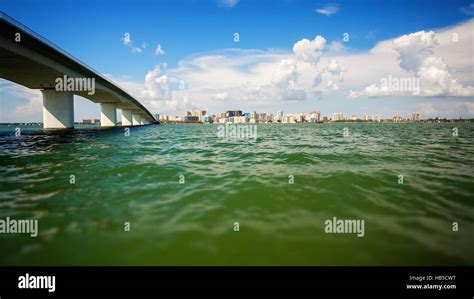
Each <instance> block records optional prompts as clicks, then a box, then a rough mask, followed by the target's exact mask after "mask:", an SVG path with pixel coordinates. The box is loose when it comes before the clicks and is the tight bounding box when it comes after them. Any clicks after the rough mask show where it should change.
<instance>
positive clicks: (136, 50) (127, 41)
mask: <svg viewBox="0 0 474 299" xmlns="http://www.w3.org/2000/svg"><path fill="white" fill-rule="evenodd" d="M121 40H122V42H123V44H124V45H125V46H127V47H129V48H130V49H132V52H133V53H141V52H142V49H141V48H139V47H135V46H134V45H133V41H132V38H131V36H130V33H128V32H125V33H124V34H123V36H122V38H121ZM146 45H147V44H146V43H145V42H144V43H143V44H142V46H143V48H146Z"/></svg>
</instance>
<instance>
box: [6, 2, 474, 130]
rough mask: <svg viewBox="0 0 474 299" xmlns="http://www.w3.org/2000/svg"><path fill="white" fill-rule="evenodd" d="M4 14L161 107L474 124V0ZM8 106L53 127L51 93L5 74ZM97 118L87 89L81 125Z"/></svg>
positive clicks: (27, 7)
mask: <svg viewBox="0 0 474 299" xmlns="http://www.w3.org/2000/svg"><path fill="white" fill-rule="evenodd" d="M0 10H1V11H3V12H5V13H6V14H8V15H10V16H11V17H13V18H15V19H16V20H18V21H20V22H21V23H23V24H24V25H26V26H28V27H29V28H30V29H32V30H33V31H35V32H37V33H39V34H40V35H42V36H43V37H45V38H47V39H49V40H50V41H52V42H53V43H54V44H56V45H58V46H59V47H61V48H63V49H65V50H66V51H67V52H69V53H70V54H72V55H73V56H75V57H77V58H79V59H80V60H81V61H83V62H85V63H86V64H87V65H89V66H91V67H92V68H94V69H95V70H98V71H99V72H100V73H101V74H103V75H105V76H107V77H108V78H109V79H111V80H112V81H114V82H116V83H117V84H118V85H119V86H121V87H123V88H124V89H125V90H127V91H128V92H129V93H131V94H132V95H133V96H135V97H136V98H137V99H138V100H139V101H140V102H141V103H143V104H144V105H145V107H147V108H148V109H149V110H150V111H151V112H152V113H160V114H169V115H182V114H183V113H184V112H185V111H186V110H189V109H205V110H207V111H208V112H209V113H210V114H212V113H219V112H222V111H225V110H232V109H239V110H243V111H244V112H252V111H257V112H267V113H276V111H278V110H283V111H285V112H305V111H307V112H309V111H314V110H320V111H321V114H322V115H323V116H329V117H332V115H333V113H335V112H342V113H344V114H346V115H352V114H357V115H363V114H365V113H367V114H369V115H380V116H382V117H386V118H388V117H392V116H395V115H400V116H403V117H409V116H410V115H411V112H413V111H417V112H420V113H421V117H422V118H428V117H448V118H459V117H463V118H474V19H473V17H474V2H472V0H471V1H456V0H449V1H448V0H446V1H444V0H438V1H433V0H426V1H425V0H424V1H416V0H411V1H403V0H396V1H390V0H387V1H382V0H376V1H375V0H374V1H369V0H360V1H357V0H353V1H296V0H295V1H291V0H286V1H284V0H281V1H277V0H274V1H264V0H253V1H251V0H248V1H245V0H240V1H239V0H216V1H214V0H208V1H197V0H195V1H191V0H188V1H180V0H174V1H171V0H170V1H123V0H122V1H106V0H103V1H88V0H86V1H58V0H56V1H51V0H43V1H41V2H40V1H25V0H13V1H11V0H2V2H1V3H0ZM400 82H404V84H398V83H400ZM417 87H419V88H417ZM0 109H1V111H0V112H1V113H0V122H14V121H41V118H42V99H41V93H40V91H38V90H30V89H28V88H25V87H22V86H19V85H17V84H14V83H11V82H9V81H6V80H3V79H0ZM99 117H100V108H99V106H98V104H94V103H92V102H90V101H88V100H87V99H84V98H81V97H75V119H76V121H78V120H81V119H83V118H99Z"/></svg>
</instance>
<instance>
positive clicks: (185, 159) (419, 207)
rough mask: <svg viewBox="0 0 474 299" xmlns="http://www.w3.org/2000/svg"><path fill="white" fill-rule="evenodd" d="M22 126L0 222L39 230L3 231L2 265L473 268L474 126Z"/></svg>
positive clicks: (5, 159) (8, 149)
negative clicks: (253, 131) (354, 229)
mask: <svg viewBox="0 0 474 299" xmlns="http://www.w3.org/2000/svg"><path fill="white" fill-rule="evenodd" d="M453 127H457V128H458V134H459V136H458V137H453V135H452V128H453ZM21 128H22V136H20V137H15V135H14V127H5V126H4V127H0V150H1V151H0V155H1V160H0V183H1V187H0V219H5V218H6V217H10V218H14V219H29V218H34V219H38V221H39V235H38V237H36V238H32V237H30V236H29V235H23V234H16V235H15V234H0V264H1V265H474V250H473V245H474V184H473V183H474V148H473V145H474V124H467V123H466V124H461V123H456V124H291V125H283V124H273V125H272V124H264V125H259V126H258V139H257V140H256V141H252V140H246V139H244V140H237V141H234V140H225V139H221V138H218V137H217V125H163V126H146V127H135V128H131V131H130V136H128V137H127V136H124V129H123V128H114V129H107V130H101V129H76V130H74V131H68V132H63V133H57V132H56V133H55V132H49V133H45V132H43V131H42V130H41V129H40V128H31V127H21ZM344 128H348V133H349V135H348V136H347V137H344V135H343V132H344V130H343V129H344ZM71 175H74V176H75V184H70V178H71V177H70V176H71ZM180 175H183V176H184V184H180ZM290 175H293V176H294V184H290V183H289V176H290ZM399 175H403V184H399ZM333 217H337V218H338V219H363V220H364V221H365V236H364V237H360V238H359V237H357V236H356V235H355V234H327V233H325V231H324V228H325V226H324V221H325V220H326V219H332V218H333ZM125 222H129V223H130V231H124V223H125ZM234 222H239V229H240V230H239V231H238V232H236V231H234ZM453 222H457V223H458V226H459V229H458V231H457V232H453Z"/></svg>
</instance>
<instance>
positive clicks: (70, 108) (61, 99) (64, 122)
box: [41, 89, 74, 129]
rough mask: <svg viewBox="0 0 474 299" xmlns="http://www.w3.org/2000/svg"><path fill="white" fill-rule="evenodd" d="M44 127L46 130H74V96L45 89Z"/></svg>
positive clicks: (43, 91)
mask: <svg viewBox="0 0 474 299" xmlns="http://www.w3.org/2000/svg"><path fill="white" fill-rule="evenodd" d="M41 92H42V94H43V127H44V128H45V129H67V128H74V94H73V93H72V92H65V91H56V90H54V89H44V90H42V91H41Z"/></svg>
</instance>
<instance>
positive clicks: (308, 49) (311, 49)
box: [293, 35, 326, 64]
mask: <svg viewBox="0 0 474 299" xmlns="http://www.w3.org/2000/svg"><path fill="white" fill-rule="evenodd" d="M325 45H326V39H325V38H324V37H322V36H320V35H318V36H316V37H315V38H314V39H313V40H308V39H306V38H304V39H302V40H300V41H298V42H297V43H296V44H295V45H294V46H293V53H295V55H296V57H297V58H298V59H301V60H303V61H305V62H308V63H311V64H316V63H318V61H319V58H320V57H321V55H322V50H323V48H324V46H325Z"/></svg>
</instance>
